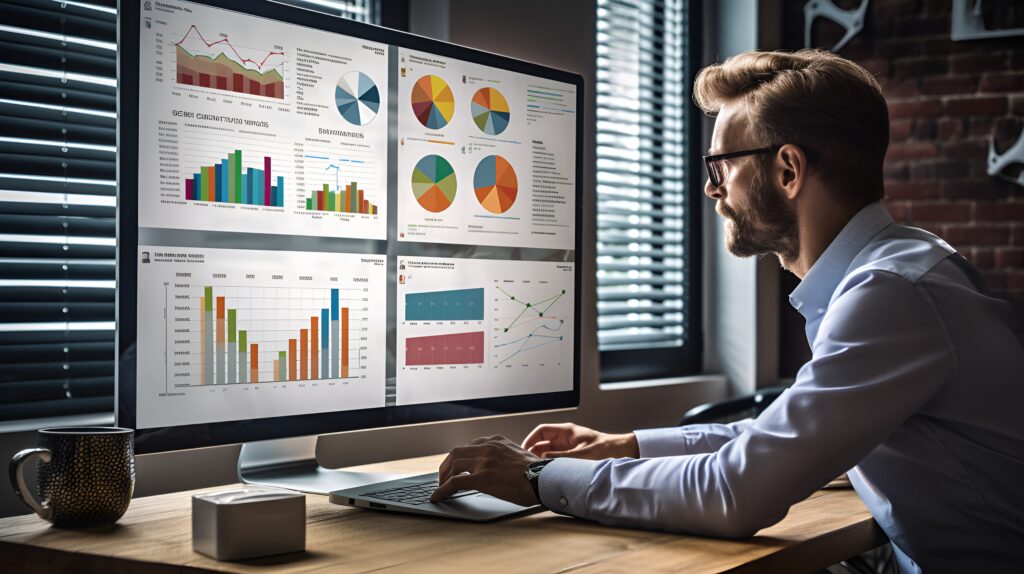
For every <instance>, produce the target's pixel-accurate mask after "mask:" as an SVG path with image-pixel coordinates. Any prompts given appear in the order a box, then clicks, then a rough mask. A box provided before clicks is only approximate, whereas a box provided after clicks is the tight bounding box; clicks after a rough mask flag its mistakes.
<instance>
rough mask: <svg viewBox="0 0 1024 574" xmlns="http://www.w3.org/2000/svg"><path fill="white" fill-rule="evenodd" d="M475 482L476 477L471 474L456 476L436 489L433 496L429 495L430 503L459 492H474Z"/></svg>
mask: <svg viewBox="0 0 1024 574" xmlns="http://www.w3.org/2000/svg"><path fill="white" fill-rule="evenodd" d="M475 480H476V477H474V476H473V475H472V474H456V475H455V476H452V477H451V478H449V479H448V480H446V481H444V482H442V483H441V486H438V487H437V490H435V491H434V494H431V495H430V502H437V501H439V500H444V499H445V498H448V497H449V496H451V495H453V494H455V493H456V492H458V491H460V490H474V487H473V483H474V482H475Z"/></svg>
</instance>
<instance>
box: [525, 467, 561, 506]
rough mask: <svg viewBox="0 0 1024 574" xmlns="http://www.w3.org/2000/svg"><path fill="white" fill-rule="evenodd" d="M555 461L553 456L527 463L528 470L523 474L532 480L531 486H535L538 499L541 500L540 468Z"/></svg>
mask: <svg viewBox="0 0 1024 574" xmlns="http://www.w3.org/2000/svg"><path fill="white" fill-rule="evenodd" d="M554 461H555V459H553V458H545V459H542V460H535V461H533V462H531V463H530V464H528V465H526V472H524V473H523V474H524V475H525V476H526V480H529V481H530V486H532V487H533V493H534V494H535V495H537V500H540V485H539V482H540V470H541V469H542V468H544V467H545V466H547V465H548V464H550V463H552V462H554Z"/></svg>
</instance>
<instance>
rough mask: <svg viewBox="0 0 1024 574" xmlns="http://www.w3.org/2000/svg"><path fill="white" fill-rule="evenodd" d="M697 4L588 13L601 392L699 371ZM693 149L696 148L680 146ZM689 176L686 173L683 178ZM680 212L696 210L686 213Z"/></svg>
mask: <svg viewBox="0 0 1024 574" xmlns="http://www.w3.org/2000/svg"><path fill="white" fill-rule="evenodd" d="M696 4H697V3H695V2H686V1H685V0H598V2H597V307H598V347H599V350H600V352H601V371H602V379H603V380H604V381H617V380H625V379H640V378H654V377H666V376H674V375H683V374H689V373H693V372H696V370H697V369H698V368H699V347H700V328H699V327H700V322H699V319H700V317H699V312H696V310H697V309H699V307H697V305H698V303H699V285H700V281H699V276H698V275H697V273H698V271H697V270H698V269H699V266H698V264H699V260H700V258H699V253H698V250H699V233H698V231H699V229H698V225H699V209H696V205H697V204H696V202H694V201H693V198H694V197H695V195H694V193H699V187H700V179H699V176H698V174H699V171H696V170H694V169H692V168H691V166H692V165H696V163H695V162H694V161H693V152H694V150H695V149H697V148H698V147H699V144H698V143H696V139H697V136H698V135H699V132H698V131H696V129H694V128H695V127H696V123H697V122H696V121H691V120H690V118H691V117H695V116H694V114H693V110H692V108H693V105H692V104H691V103H690V93H689V89H690V86H691V85H692V83H691V76H692V74H691V73H690V71H691V70H692V69H693V66H692V65H691V64H692V58H691V57H690V55H691V54H690V51H689V50H688V46H689V45H690V44H691V43H692V44H693V45H697V43H696V42H695V40H694V38H693V32H694V31H695V30H696V27H695V26H692V25H690V24H691V22H693V21H694V20H695V19H696V14H695V9H696V8H697V6H696ZM691 142H694V143H695V145H691ZM695 171H696V173H694V172H695ZM691 202H692V203H693V205H694V206H695V208H694V209H690V205H691Z"/></svg>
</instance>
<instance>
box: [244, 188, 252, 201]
mask: <svg viewBox="0 0 1024 574" xmlns="http://www.w3.org/2000/svg"><path fill="white" fill-rule="evenodd" d="M242 203H244V204H246V205H252V190H251V189H249V188H247V187H243V188H242Z"/></svg>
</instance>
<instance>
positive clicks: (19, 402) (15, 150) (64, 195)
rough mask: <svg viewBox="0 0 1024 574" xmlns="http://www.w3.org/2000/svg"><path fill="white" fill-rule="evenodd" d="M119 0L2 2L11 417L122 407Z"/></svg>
mask: <svg viewBox="0 0 1024 574" xmlns="http://www.w3.org/2000/svg"><path fill="white" fill-rule="evenodd" d="M284 3H287V4H293V5H296V6H300V7H304V8H309V9H314V10H318V11H322V12H325V13H328V14H333V15H337V16H342V17H346V18H352V19H356V20H360V21H364V22H372V23H378V22H379V17H380V16H379V13H380V11H379V9H378V2H377V0H348V1H345V0H337V1H329V0H292V1H290V2H284ZM116 7H117V0H78V1H76V2H55V1H53V0H15V1H12V2H3V3H0V45H2V52H0V421H5V420H13V419H26V418H37V417H48V416H59V415H70V414H81V413H96V412H111V411H112V410H113V393H114V281H115V276H114V273H115V269H114V248H115V245H114V241H115V240H114V237H115V228H116V221H115V209H116V194H117V192H116V182H115V163H114V162H115V156H116V147H115V144H116V142H115V137H116V121H117V117H116V89H117V80H116V77H115V76H116V72H117V56H116V53H117V44H116V41H117V8H116Z"/></svg>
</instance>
